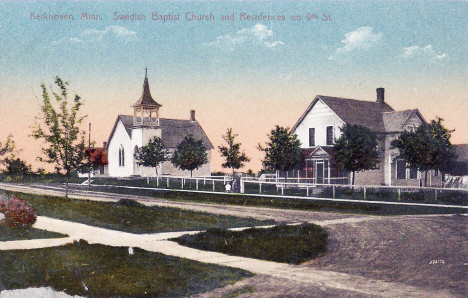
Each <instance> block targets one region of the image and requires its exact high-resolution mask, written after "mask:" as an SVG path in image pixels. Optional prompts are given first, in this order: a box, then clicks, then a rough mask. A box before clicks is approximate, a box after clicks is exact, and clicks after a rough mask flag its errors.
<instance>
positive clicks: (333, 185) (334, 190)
mask: <svg viewBox="0 0 468 298" xmlns="http://www.w3.org/2000/svg"><path fill="white" fill-rule="evenodd" d="M335 191H336V190H335V185H333V198H335Z"/></svg>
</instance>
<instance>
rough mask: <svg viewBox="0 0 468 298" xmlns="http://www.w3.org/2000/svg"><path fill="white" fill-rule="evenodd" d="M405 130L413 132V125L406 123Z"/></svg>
mask: <svg viewBox="0 0 468 298" xmlns="http://www.w3.org/2000/svg"><path fill="white" fill-rule="evenodd" d="M406 131H407V132H415V127H414V125H406Z"/></svg>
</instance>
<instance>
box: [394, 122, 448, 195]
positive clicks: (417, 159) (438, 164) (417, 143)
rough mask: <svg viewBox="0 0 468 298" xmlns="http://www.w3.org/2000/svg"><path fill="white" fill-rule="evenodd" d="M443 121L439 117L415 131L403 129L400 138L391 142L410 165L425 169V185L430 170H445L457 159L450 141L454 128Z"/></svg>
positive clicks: (421, 169) (420, 169)
mask: <svg viewBox="0 0 468 298" xmlns="http://www.w3.org/2000/svg"><path fill="white" fill-rule="evenodd" d="M442 122H443V119H442V118H437V121H436V120H432V121H431V123H430V124H422V125H420V126H419V127H418V129H417V130H416V131H414V132H410V131H403V132H402V133H401V135H400V136H399V137H398V139H396V140H393V141H392V142H391V145H392V147H393V148H397V149H398V151H399V153H400V156H401V157H403V158H404V159H405V160H406V161H407V162H408V163H409V164H410V166H412V167H414V168H417V169H418V170H419V171H424V186H427V174H428V171H429V170H440V171H442V172H445V171H447V170H449V169H450V166H451V165H452V164H453V162H454V161H455V160H456V159H457V155H456V153H455V148H454V147H453V145H452V144H451V143H450V137H451V135H452V132H454V130H449V129H447V128H445V127H444V126H443V125H442Z"/></svg>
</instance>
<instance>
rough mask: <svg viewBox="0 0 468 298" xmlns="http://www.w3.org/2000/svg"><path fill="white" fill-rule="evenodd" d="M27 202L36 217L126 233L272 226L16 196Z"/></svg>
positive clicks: (131, 205) (129, 204) (126, 203)
mask: <svg viewBox="0 0 468 298" xmlns="http://www.w3.org/2000/svg"><path fill="white" fill-rule="evenodd" d="M14 195H15V196H18V197H20V198H23V199H26V200H27V201H28V202H29V203H30V204H31V205H32V206H34V208H35V209H37V213H36V214H37V215H43V216H48V217H52V218H57V219H63V220H70V221H74V222H79V223H83V224H88V225H92V226H97V227H103V228H108V229H113V230H119V231H125V232H129V233H156V232H168V231H186V230H206V229H209V228H216V227H217V228H221V227H225V228H233V227H251V226H256V225H265V224H273V223H274V221H271V220H269V221H260V220H255V219H252V218H239V217H234V216H223V215H212V214H209V213H203V212H195V211H189V210H182V209H177V208H168V207H158V206H152V207H148V206H144V205H142V204H139V203H137V202H135V201H132V200H121V201H120V202H119V203H113V202H97V201H89V200H74V199H65V198H59V197H49V196H38V195H30V194H22V193H15V194H14Z"/></svg>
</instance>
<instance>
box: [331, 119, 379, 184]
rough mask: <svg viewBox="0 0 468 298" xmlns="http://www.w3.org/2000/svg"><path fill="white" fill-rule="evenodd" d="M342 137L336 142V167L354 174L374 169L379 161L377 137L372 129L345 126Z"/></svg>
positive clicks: (342, 129)
mask: <svg viewBox="0 0 468 298" xmlns="http://www.w3.org/2000/svg"><path fill="white" fill-rule="evenodd" d="M340 130H341V133H342V134H341V136H340V137H339V138H338V139H337V140H336V141H335V145H334V146H333V149H334V151H335V152H334V156H333V163H334V166H335V167H337V168H339V169H342V170H345V171H347V172H352V173H353V180H352V184H353V185H354V181H355V179H354V177H355V174H356V172H359V171H365V170H371V169H374V168H375V166H376V165H377V163H379V162H380V160H379V155H380V153H379V151H378V149H377V145H378V143H377V137H376V135H375V133H373V132H372V131H371V130H370V129H368V128H367V127H364V126H360V125H351V124H345V125H343V127H341V128H340Z"/></svg>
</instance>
